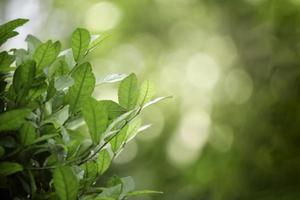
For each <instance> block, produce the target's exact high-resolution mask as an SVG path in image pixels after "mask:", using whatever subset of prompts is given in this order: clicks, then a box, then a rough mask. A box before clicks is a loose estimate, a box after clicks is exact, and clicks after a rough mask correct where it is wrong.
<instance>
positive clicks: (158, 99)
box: [143, 96, 172, 109]
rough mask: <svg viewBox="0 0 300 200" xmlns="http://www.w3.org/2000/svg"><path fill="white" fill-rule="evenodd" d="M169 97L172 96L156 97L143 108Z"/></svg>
mask: <svg viewBox="0 0 300 200" xmlns="http://www.w3.org/2000/svg"><path fill="white" fill-rule="evenodd" d="M169 98H172V96H167V97H158V98H155V99H153V100H151V101H149V102H148V103H146V104H145V105H144V106H143V109H145V108H147V107H149V106H151V105H153V104H156V103H158V102H160V101H162V100H165V99H169Z"/></svg>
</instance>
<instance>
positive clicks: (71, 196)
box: [53, 166, 79, 200]
mask: <svg viewBox="0 0 300 200" xmlns="http://www.w3.org/2000/svg"><path fill="white" fill-rule="evenodd" d="M53 184H54V188H55V193H56V194H57V196H59V199H60V200H76V199H77V193H78V189H79V181H78V179H77V177H76V175H75V173H74V172H73V170H72V168H71V167H68V166H60V167H57V168H56V169H55V170H54V173H53Z"/></svg>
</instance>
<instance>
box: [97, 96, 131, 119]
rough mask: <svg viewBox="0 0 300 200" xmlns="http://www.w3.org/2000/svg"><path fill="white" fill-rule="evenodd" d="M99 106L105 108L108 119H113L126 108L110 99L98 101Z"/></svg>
mask: <svg viewBox="0 0 300 200" xmlns="http://www.w3.org/2000/svg"><path fill="white" fill-rule="evenodd" d="M98 103H99V104H100V106H101V107H103V108H105V110H106V112H107V114H108V118H109V120H113V119H115V118H117V117H119V116H121V115H122V114H124V113H125V112H126V109H125V108H123V107H122V106H120V105H119V104H117V103H116V102H114V101H111V100H101V101H98Z"/></svg>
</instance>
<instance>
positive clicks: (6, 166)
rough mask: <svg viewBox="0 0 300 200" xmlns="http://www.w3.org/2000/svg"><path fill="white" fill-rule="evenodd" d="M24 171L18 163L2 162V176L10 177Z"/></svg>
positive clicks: (0, 167)
mask: <svg viewBox="0 0 300 200" xmlns="http://www.w3.org/2000/svg"><path fill="white" fill-rule="evenodd" d="M20 171H23V166H22V165H20V164H19V163H16V162H0V176H8V175H11V174H14V173H17V172H20Z"/></svg>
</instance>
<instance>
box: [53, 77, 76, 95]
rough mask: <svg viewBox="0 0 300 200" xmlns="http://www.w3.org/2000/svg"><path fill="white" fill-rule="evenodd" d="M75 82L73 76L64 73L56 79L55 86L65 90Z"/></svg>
mask: <svg viewBox="0 0 300 200" xmlns="http://www.w3.org/2000/svg"><path fill="white" fill-rule="evenodd" d="M73 84H74V80H73V78H72V77H71V76H68V75H63V76H59V77H57V78H56V79H55V82H54V87H55V89H56V90H57V91H63V90H64V89H67V88H69V87H71V86H72V85H73Z"/></svg>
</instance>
